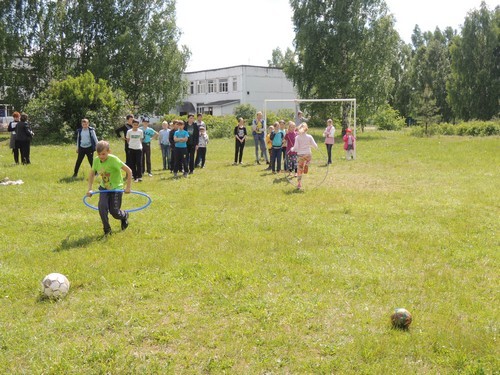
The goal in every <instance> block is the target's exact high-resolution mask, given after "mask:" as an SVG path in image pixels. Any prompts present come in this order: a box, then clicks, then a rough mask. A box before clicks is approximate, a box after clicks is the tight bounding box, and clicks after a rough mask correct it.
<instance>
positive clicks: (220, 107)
mask: <svg viewBox="0 0 500 375" xmlns="http://www.w3.org/2000/svg"><path fill="white" fill-rule="evenodd" d="M184 76H185V78H186V79H187V80H188V82H189V83H190V86H189V88H188V93H189V95H188V96H187V97H186V98H185V99H184V101H186V102H191V103H193V105H194V106H195V108H197V110H198V109H199V107H200V106H201V105H202V104H204V105H210V103H213V104H214V105H213V106H212V107H211V108H212V109H213V114H214V115H224V114H232V113H233V110H234V107H235V106H237V105H239V104H250V105H252V106H253V107H255V108H257V110H263V106H264V100H265V99H294V98H296V97H297V94H296V92H295V89H294V87H293V84H292V82H291V81H289V80H288V79H287V78H286V76H285V74H284V73H283V71H282V70H281V69H277V68H269V67H260V66H249V65H240V66H233V67H228V68H221V69H211V70H203V71H197V72H187V73H185V75H184ZM210 81H211V82H213V85H214V86H212V88H215V90H213V92H209V91H210V89H209V82H210ZM199 82H203V85H201V86H200V84H199ZM221 82H227V91H225V92H222V91H224V89H225V86H222V87H221ZM234 82H236V83H235V84H234ZM200 88H201V89H202V90H203V92H202V93H200V92H199V89H200ZM221 88H222V89H223V90H221ZM191 92H194V93H191ZM232 101H238V103H229V102H232ZM221 102H225V103H221ZM281 108H292V109H294V108H295V106H294V104H293V103H268V108H267V109H268V110H273V111H275V110H278V109H281Z"/></svg>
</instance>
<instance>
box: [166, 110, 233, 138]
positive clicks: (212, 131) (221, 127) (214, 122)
mask: <svg viewBox="0 0 500 375" xmlns="http://www.w3.org/2000/svg"><path fill="white" fill-rule="evenodd" d="M173 120H182V121H187V116H178V115H175V114H174V115H172V114H169V115H165V116H163V119H162V121H168V122H171V121H173ZM203 122H205V124H206V126H207V134H208V136H209V137H210V138H230V137H232V136H233V132H234V128H235V127H236V125H238V121H237V120H236V117H235V116H233V115H225V116H212V115H203ZM159 126H160V127H161V125H160V124H159Z"/></svg>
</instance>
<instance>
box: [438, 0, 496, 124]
mask: <svg viewBox="0 0 500 375" xmlns="http://www.w3.org/2000/svg"><path fill="white" fill-rule="evenodd" d="M451 56H452V64H451V77H450V80H449V82H448V86H447V87H448V94H449V95H448V101H449V103H450V105H451V107H452V108H453V111H454V113H455V114H456V115H457V116H458V117H459V118H461V119H463V120H466V121H468V120H471V119H479V120H489V119H491V118H492V117H494V116H496V115H498V113H499V111H498V100H499V97H500V6H497V7H496V8H495V10H494V11H491V12H490V11H489V10H488V8H487V6H486V4H485V3H484V2H482V3H481V6H480V9H479V10H474V11H472V12H470V13H469V14H468V16H467V17H466V18H465V22H464V26H463V28H462V33H461V35H460V36H457V37H455V38H454V40H453V44H452V46H451Z"/></svg>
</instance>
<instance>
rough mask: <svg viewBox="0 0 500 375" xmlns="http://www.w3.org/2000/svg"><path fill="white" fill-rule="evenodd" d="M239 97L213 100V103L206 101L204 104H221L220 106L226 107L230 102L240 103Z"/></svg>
mask: <svg viewBox="0 0 500 375" xmlns="http://www.w3.org/2000/svg"><path fill="white" fill-rule="evenodd" d="M239 102H240V100H239V99H230V100H218V101H216V102H211V103H204V104H203V105H210V106H212V107H213V106H219V107H224V106H226V105H229V104H234V103H239Z"/></svg>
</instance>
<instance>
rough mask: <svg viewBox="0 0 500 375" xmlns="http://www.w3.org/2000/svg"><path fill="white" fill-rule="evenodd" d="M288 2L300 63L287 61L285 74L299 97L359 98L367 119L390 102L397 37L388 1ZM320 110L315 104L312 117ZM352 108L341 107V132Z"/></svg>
mask: <svg viewBox="0 0 500 375" xmlns="http://www.w3.org/2000/svg"><path fill="white" fill-rule="evenodd" d="M290 4H291V6H292V10H293V22H294V25H295V30H296V34H295V55H296V59H295V60H291V61H287V62H286V63H285V65H284V71H285V73H286V75H287V76H288V77H289V78H290V79H292V80H293V82H294V84H295V86H296V87H297V90H298V92H299V95H300V96H301V97H303V98H349V97H356V99H357V101H358V108H359V111H358V115H359V117H360V118H366V117H368V115H369V114H370V112H372V111H374V110H375V109H376V108H377V107H378V106H379V105H382V104H384V103H385V102H386V101H387V100H388V99H389V95H390V92H391V91H392V87H393V84H394V80H393V78H392V77H391V67H392V64H393V61H394V59H395V56H396V48H397V43H398V40H399V37H398V34H397V32H396V31H395V30H394V19H393V17H392V16H390V15H388V14H387V9H386V6H385V3H384V2H383V1H382V0H357V1H355V0H326V1H320V0H291V1H290ZM326 107H327V106H323V108H326ZM318 110H319V108H318V107H317V106H315V105H314V104H313V105H311V109H310V111H311V112H312V113H314V112H315V111H318ZM327 110H328V109H327ZM349 110H350V108H349V107H348V105H345V106H344V107H343V123H342V127H343V129H345V128H346V127H347V113H348V111H349ZM329 111H331V109H329Z"/></svg>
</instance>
